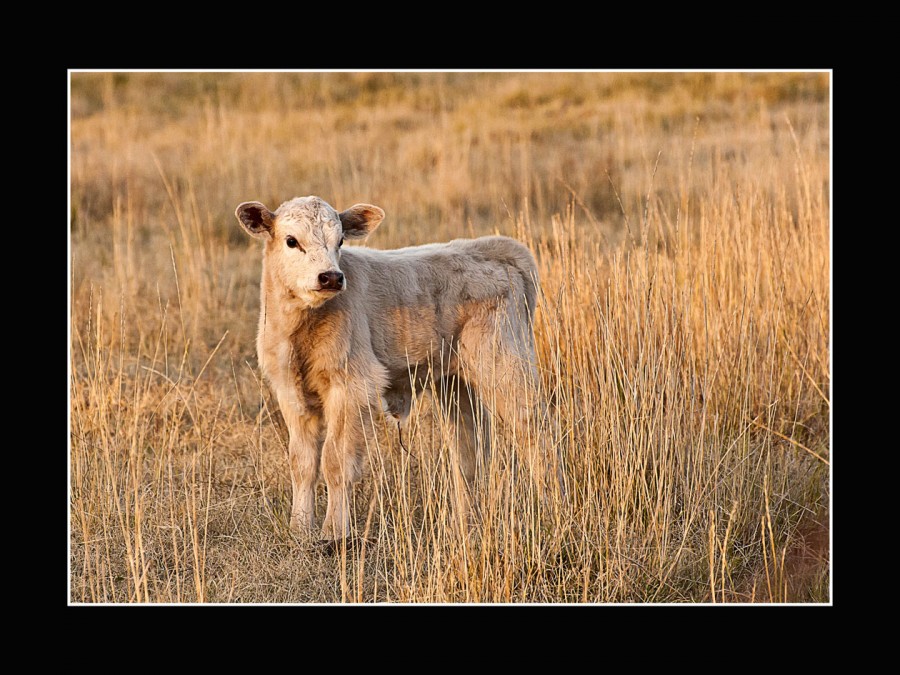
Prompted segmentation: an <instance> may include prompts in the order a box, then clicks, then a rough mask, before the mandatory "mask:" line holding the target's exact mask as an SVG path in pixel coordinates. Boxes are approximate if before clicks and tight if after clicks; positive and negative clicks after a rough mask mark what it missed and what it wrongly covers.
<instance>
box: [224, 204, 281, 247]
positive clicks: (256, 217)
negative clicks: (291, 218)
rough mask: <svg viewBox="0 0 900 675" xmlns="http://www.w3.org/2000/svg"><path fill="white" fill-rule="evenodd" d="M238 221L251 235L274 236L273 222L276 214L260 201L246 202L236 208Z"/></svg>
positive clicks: (259, 236) (260, 237) (259, 237)
mask: <svg viewBox="0 0 900 675" xmlns="http://www.w3.org/2000/svg"><path fill="white" fill-rule="evenodd" d="M234 215H236V216H237V219H238V222H240V224H241V226H242V227H243V228H244V229H245V230H247V233H248V234H249V235H250V236H251V237H256V238H257V239H265V238H266V237H269V236H272V224H273V223H274V222H275V214H274V213H272V212H271V211H269V209H267V208H266V206H265V204H262V203H260V202H244V203H243V204H238V207H237V208H236V209H235V210H234Z"/></svg>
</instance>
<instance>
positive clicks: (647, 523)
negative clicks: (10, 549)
mask: <svg viewBox="0 0 900 675" xmlns="http://www.w3.org/2000/svg"><path fill="white" fill-rule="evenodd" d="M829 145H830V137H829V77H828V74H821V73H819V74H815V73H814V74H803V73H801V74H778V73H761V74H737V73H693V74H671V73H661V74H654V73H624V74H616V73H509V74H504V73H475V74H462V73H407V74H391V73H326V74H316V73H276V74H268V73H245V74H242V73H207V74H195V73H168V74H152V73H147V74H142V73H114V74H106V73H73V74H72V75H71V213H70V215H71V224H70V233H71V277H70V280H71V317H70V326H71V341H70V345H71V356H70V366H71V371H70V380H69V386H70V391H71V406H70V411H69V414H70V420H71V426H70V429H71V435H70V451H69V467H70V495H69V503H70V526H71V532H70V601H71V602H85V603H95V602H122V603H124V602H223V603H232V602H245V603H246V602H435V603H438V602H526V603H531V602H550V603H552V602H647V603H658V602H716V603H718V602H829V600H830V596H829V565H830V560H829V511H828V505H829V475H830V471H831V466H830V455H829V447H830V444H829V436H830V422H829V419H830V393H829V392H830V377H829V372H830V366H829V298H830V287H829V283H830V281H829V267H830V265H829V262H830V261H829V255H830V250H829V216H830V214H829ZM307 194H317V195H320V196H321V197H323V198H324V199H326V200H327V201H328V202H329V203H331V204H333V205H334V206H335V207H337V208H339V209H341V208H346V207H347V206H349V205H350V204H353V203H355V202H360V201H364V202H370V203H373V204H377V205H379V206H381V207H382V208H384V210H385V211H386V213H387V217H386V219H385V221H384V223H383V224H382V225H381V227H380V228H379V229H378V231H377V232H376V233H375V234H373V235H372V236H371V237H370V238H369V240H368V241H367V242H364V245H368V246H373V247H378V248H394V247H400V246H406V245H412V244H419V243H425V242H431V241H443V240H449V239H452V238H456V237H464V236H466V237H467V236H478V235H483V234H491V233H500V234H507V235H510V236H514V237H517V238H519V239H521V240H523V241H525V242H526V243H527V244H528V245H529V246H530V247H531V248H532V250H533V251H534V252H535V255H536V256H537V259H538V262H539V265H540V270H541V277H542V286H543V295H542V298H541V300H540V305H539V309H538V315H537V323H536V339H537V347H538V358H539V365H540V372H541V380H542V386H543V387H544V389H545V393H546V395H547V397H548V400H549V401H550V404H551V410H552V412H553V415H554V417H555V420H556V423H557V425H558V427H559V428H560V430H561V432H562V433H561V435H560V436H559V439H560V443H561V452H562V456H563V459H564V463H565V468H566V475H567V477H568V481H569V486H570V490H569V496H568V499H567V500H566V501H554V502H550V503H547V502H543V501H542V500H539V499H535V497H534V495H533V494H532V493H531V488H530V486H529V485H526V484H524V483H523V482H521V481H519V482H517V481H514V480H512V472H511V471H509V470H508V462H509V458H510V453H511V450H512V449H511V448H510V447H509V446H510V444H511V442H512V441H511V440H510V439H509V438H504V437H503V436H502V434H501V432H499V431H497V432H495V436H497V437H496V438H495V439H494V444H495V450H496V452H495V456H494V457H493V460H492V462H491V463H490V465H489V467H488V475H487V476H486V477H485V478H484V480H482V481H481V482H480V483H479V485H478V488H477V494H478V498H479V503H480V508H479V512H478V517H477V522H475V523H467V522H459V520H458V519H457V518H456V517H455V512H454V510H453V509H452V508H451V503H452V501H453V500H452V496H453V484H454V483H453V481H454V471H453V463H452V461H451V455H452V452H451V451H450V449H449V448H450V447H451V444H449V443H448V442H447V441H448V438H447V434H448V425H447V418H446V412H445V411H441V410H439V409H437V406H434V405H432V404H431V403H430V400H431V399H430V398H428V397H423V398H422V399H420V401H419V402H418V404H417V405H416V407H415V409H414V413H413V418H412V420H411V427H410V433H409V434H408V435H405V436H404V438H403V439H402V441H403V442H402V444H401V442H400V439H399V438H398V435H397V432H396V428H391V427H390V426H388V425H385V424H384V423H383V420H374V421H373V422H372V425H371V429H370V434H369V438H368V440H367V452H368V456H369V471H368V475H367V477H366V479H365V480H364V481H363V482H362V483H360V484H359V485H358V487H357V488H356V490H355V494H354V514H355V527H356V528H357V531H358V532H359V533H360V534H361V535H364V536H361V537H359V538H358V539H357V540H356V541H355V543H353V544H352V545H351V546H349V547H347V548H345V549H344V550H342V551H341V552H339V553H338V554H336V555H326V554H324V553H323V552H321V551H320V550H319V549H317V548H316V547H315V546H313V545H312V544H311V542H309V541H306V540H304V539H300V538H297V537H295V536H294V535H293V534H292V533H291V532H290V530H289V527H288V520H289V516H290V494H291V485H290V478H289V473H288V468H287V431H286V429H285V427H284V424H283V421H282V420H281V417H280V413H279V411H278V406H277V403H276V402H275V400H274V398H273V397H272V396H271V394H270V393H269V391H268V390H267V387H266V386H265V384H264V383H262V382H261V381H260V374H259V370H258V368H257V365H256V354H255V333H256V322H257V316H258V311H259V276H260V266H261V248H260V245H259V243H258V242H256V241H254V240H252V239H250V238H249V237H247V236H246V235H245V234H244V233H243V231H242V230H241V228H240V227H239V225H238V223H237V221H236V220H235V217H234V208H235V206H236V205H237V204H238V203H239V202H242V201H245V200H251V199H255V200H260V201H263V202H265V203H266V204H268V205H269V206H270V207H272V208H274V207H275V206H277V205H278V204H280V203H281V202H282V201H284V200H286V199H289V198H291V197H294V196H300V195H307ZM353 245H356V244H353ZM531 432H532V433H534V434H539V435H541V438H546V439H548V440H547V442H551V441H550V440H549V439H550V436H549V435H545V434H544V430H542V429H539V428H535V429H533V430H531ZM318 499H319V510H320V511H319V517H320V519H321V516H322V515H323V513H324V502H325V492H324V486H323V487H320V488H319V493H318Z"/></svg>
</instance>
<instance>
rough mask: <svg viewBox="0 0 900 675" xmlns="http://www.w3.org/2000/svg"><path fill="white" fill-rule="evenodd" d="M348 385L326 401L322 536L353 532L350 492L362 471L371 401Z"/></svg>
mask: <svg viewBox="0 0 900 675" xmlns="http://www.w3.org/2000/svg"><path fill="white" fill-rule="evenodd" d="M349 394H350V392H348V391H347V390H346V389H343V388H342V389H341V390H339V391H334V392H332V393H331V395H330V396H329V397H328V400H327V401H326V404H325V428H326V432H325V442H324V443H323V445H322V475H323V476H324V478H325V484H326V486H327V487H328V508H327V510H326V512H325V521H324V523H323V524H322V538H323V539H326V540H338V539H344V538H345V537H347V536H349V534H350V492H351V489H352V485H353V483H355V482H356V481H357V480H359V478H360V476H361V474H362V464H363V458H362V454H361V448H362V444H363V442H364V428H363V422H362V420H363V419H364V418H365V416H367V415H368V414H369V413H368V408H369V405H368V401H366V402H364V403H362V404H360V403H359V402H358V401H357V400H355V399H354V398H352V397H350V395H349Z"/></svg>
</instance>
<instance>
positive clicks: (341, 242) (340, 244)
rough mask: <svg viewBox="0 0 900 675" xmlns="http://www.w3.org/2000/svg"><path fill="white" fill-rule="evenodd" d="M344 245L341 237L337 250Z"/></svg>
mask: <svg viewBox="0 0 900 675" xmlns="http://www.w3.org/2000/svg"><path fill="white" fill-rule="evenodd" d="M343 245H344V238H343V237H341V240H340V241H339V242H338V248H340V247H341V246H343Z"/></svg>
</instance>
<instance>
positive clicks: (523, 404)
mask: <svg viewBox="0 0 900 675" xmlns="http://www.w3.org/2000/svg"><path fill="white" fill-rule="evenodd" d="M235 214H236V215H237V218H238V220H239V221H240V223H241V225H242V226H243V227H244V229H246V230H247V232H248V233H249V234H250V235H252V236H253V237H256V238H258V239H261V240H263V241H264V242H265V249H264V253H263V272H262V283H261V289H260V291H261V303H260V315H259V334H258V337H257V343H256V347H257V354H258V356H259V364H260V366H261V368H262V371H263V373H264V374H265V376H266V378H267V379H268V381H269V383H270V385H271V387H272V389H273V391H274V393H275V396H276V397H277V399H278V405H279V407H280V408H281V412H282V414H283V415H284V419H285V422H286V423H287V427H288V430H289V432H290V445H289V458H290V470H291V484H292V487H293V503H292V508H291V527H292V528H294V529H295V530H304V529H307V530H311V529H313V528H314V526H315V486H316V481H317V480H318V477H319V473H320V471H321V474H322V476H323V477H324V479H325V483H326V485H327V488H328V507H327V511H326V514H325V521H324V523H323V525H322V536H323V537H324V538H325V539H326V540H334V539H340V538H343V537H345V536H347V535H348V533H349V527H350V517H349V488H350V486H351V484H352V483H353V482H354V481H356V480H358V478H359V477H360V473H361V470H362V465H363V453H364V430H365V424H366V422H365V420H366V419H367V418H366V415H368V414H370V413H371V411H372V409H373V408H375V409H377V408H383V409H384V410H385V412H387V413H388V414H390V415H392V416H394V417H395V418H396V419H397V420H399V421H401V422H402V421H403V420H405V418H406V416H407V415H408V414H409V411H410V406H411V402H412V400H413V397H414V395H415V393H416V389H417V388H418V387H421V385H422V382H423V378H424V377H426V376H430V377H432V378H434V379H435V381H437V382H439V383H441V385H442V388H443V389H444V390H445V391H447V390H450V391H456V392H458V394H457V397H456V404H457V405H458V406H459V408H458V412H459V414H458V415H455V416H454V417H455V418H456V419H457V420H458V423H460V424H462V425H463V427H464V428H463V429H462V432H463V433H461V434H460V435H461V437H462V438H463V439H464V442H462V443H461V446H462V447H461V449H460V453H459V455H460V465H461V470H462V473H463V474H464V476H465V477H466V479H467V480H468V481H471V479H472V477H473V476H474V471H475V464H476V453H477V449H478V447H477V446H478V445H479V444H480V442H479V440H477V437H480V436H483V434H482V433H476V429H475V419H476V417H478V415H477V413H476V411H477V410H479V408H481V407H482V406H485V407H486V408H487V409H488V410H489V412H490V414H491V416H492V417H494V418H495V419H496V418H499V419H500V420H503V421H504V422H509V423H512V424H519V425H522V424H524V423H526V422H527V420H528V419H529V418H530V416H531V415H532V414H533V413H534V411H535V410H536V409H537V406H538V401H537V397H536V396H535V384H536V366H535V351H534V336H533V332H532V320H533V316H534V308H535V300H536V296H537V290H538V285H537V284H538V280H537V267H536V265H535V261H534V257H533V256H532V255H531V252H530V251H529V250H528V249H527V248H526V247H525V246H524V245H522V244H521V243H519V242H517V241H515V240H513V239H510V238H508V237H500V236H493V237H481V238H479V239H457V240H455V241H451V242H449V243H446V244H428V245H425V246H413V247H409V248H402V249H397V250H392V251H380V250H375V249H369V248H364V247H353V248H342V246H343V244H344V241H345V240H346V239H358V238H361V237H365V236H366V235H368V234H370V233H371V232H372V231H373V230H374V229H375V228H376V227H378V224H379V223H380V222H381V221H382V219H383V218H384V211H382V210H381V209H380V208H378V207H377V206H372V205H369V204H356V205H355V206H351V207H350V208H349V209H347V210H346V211H342V212H340V213H338V212H337V211H336V210H335V209H334V208H332V207H331V206H330V205H329V204H327V203H326V202H325V201H324V200H322V199H320V198H319V197H314V196H310V197H297V198H295V199H292V200H290V201H287V202H285V203H283V204H282V205H281V206H279V207H278V208H277V209H276V210H275V211H269V209H267V208H266V207H265V206H264V205H263V204H261V203H260V202H244V203H243V204H241V205H240V206H238V207H237V210H236V211H235ZM526 454H527V457H526V460H527V464H528V467H529V470H530V471H531V473H532V475H533V476H536V477H538V479H539V480H541V481H542V480H543V478H542V477H543V475H544V472H545V468H546V467H545V464H544V462H543V460H542V458H541V457H540V456H539V455H540V454H541V453H540V452H538V451H536V450H534V449H532V450H531V451H529V452H527V453H526Z"/></svg>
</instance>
